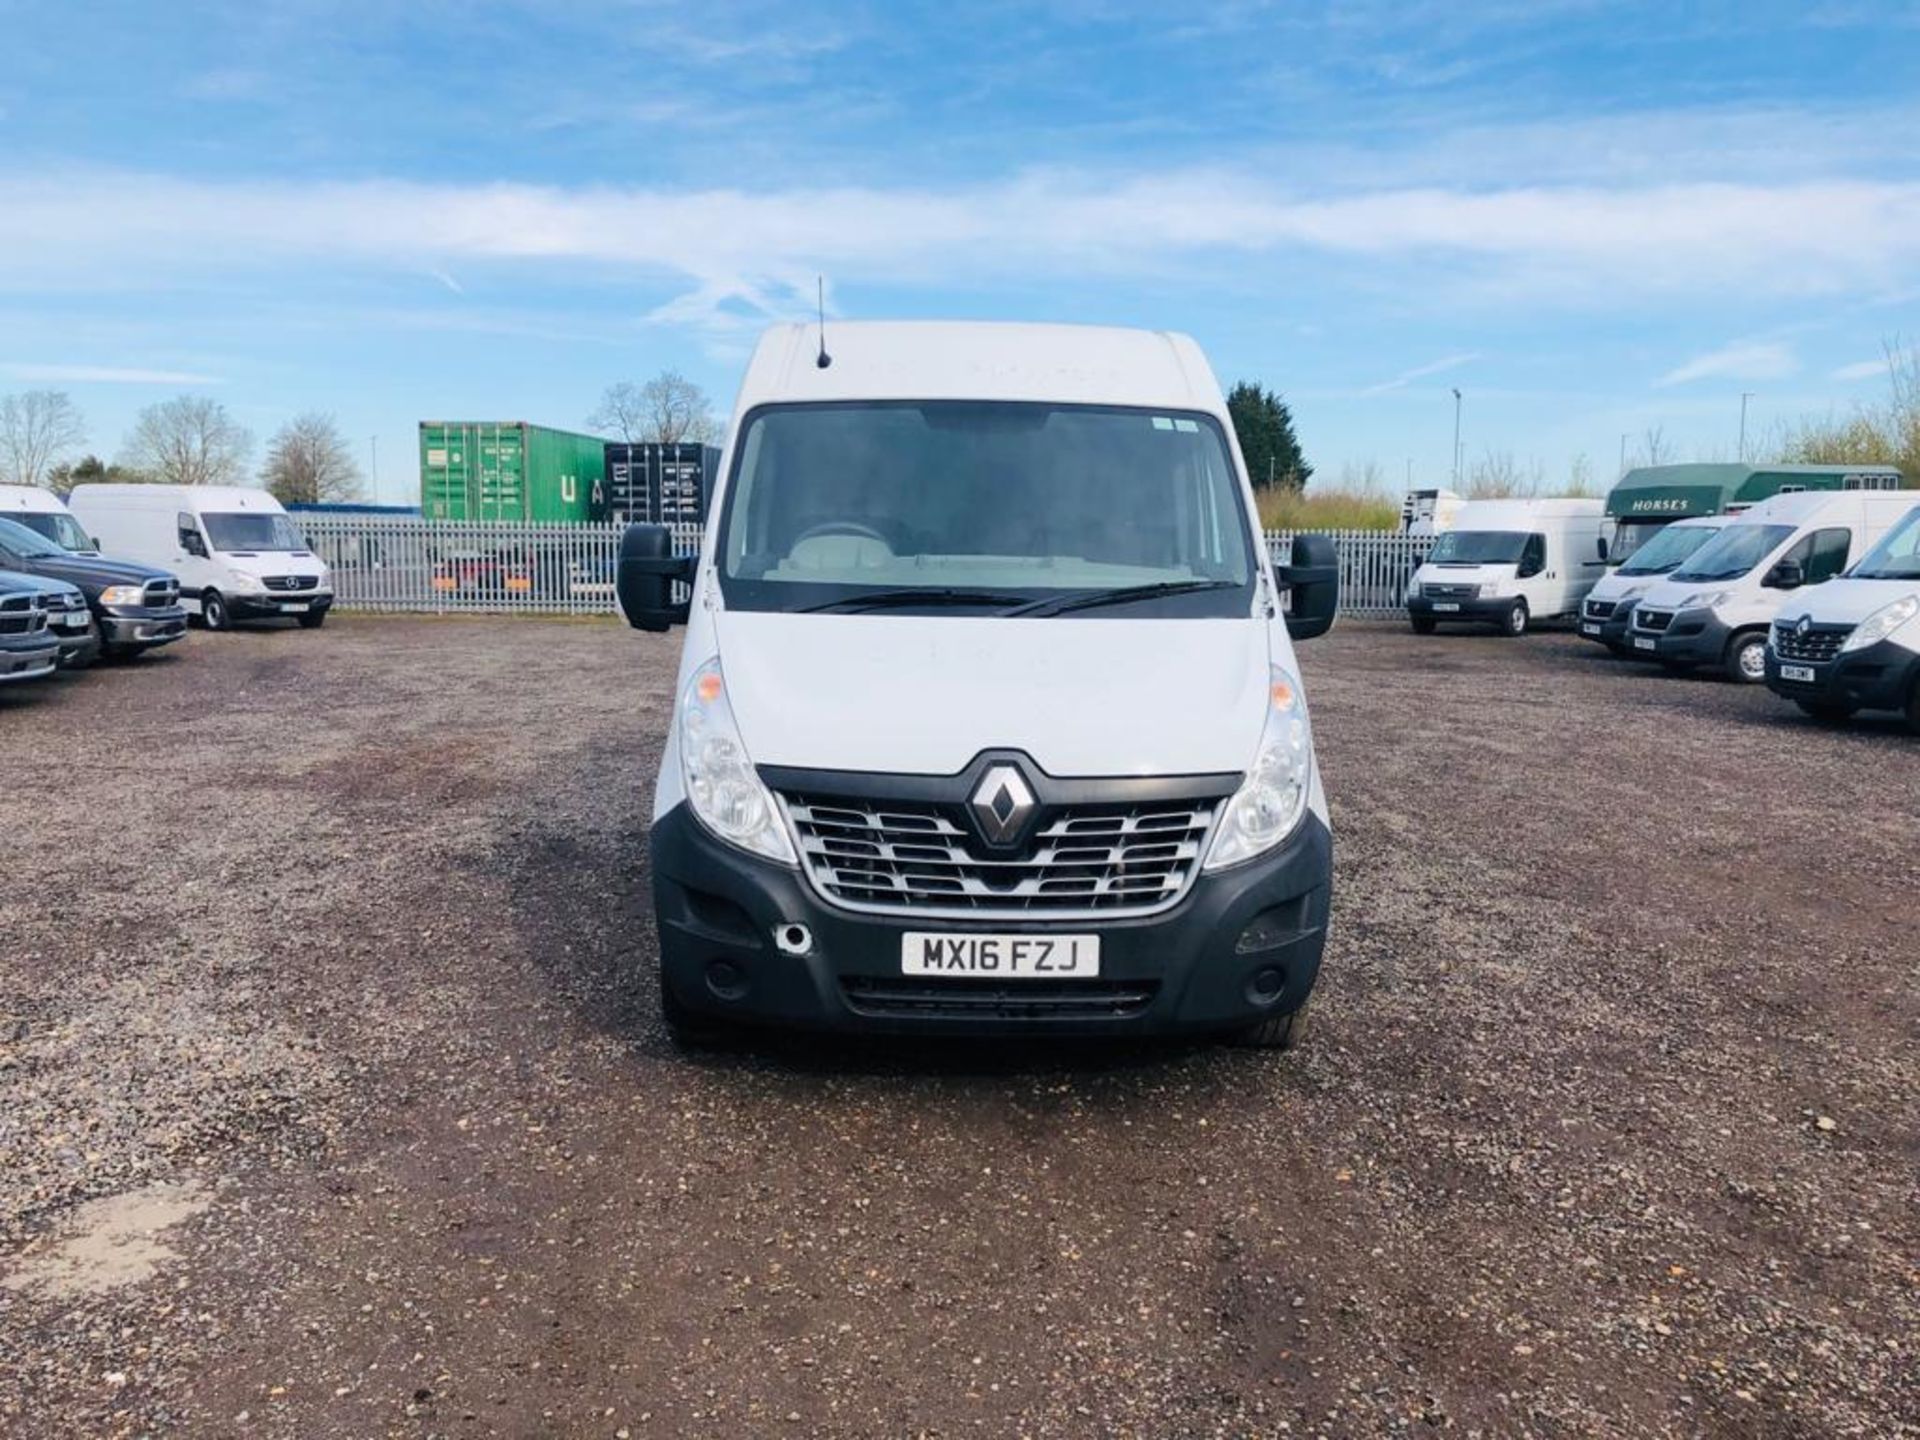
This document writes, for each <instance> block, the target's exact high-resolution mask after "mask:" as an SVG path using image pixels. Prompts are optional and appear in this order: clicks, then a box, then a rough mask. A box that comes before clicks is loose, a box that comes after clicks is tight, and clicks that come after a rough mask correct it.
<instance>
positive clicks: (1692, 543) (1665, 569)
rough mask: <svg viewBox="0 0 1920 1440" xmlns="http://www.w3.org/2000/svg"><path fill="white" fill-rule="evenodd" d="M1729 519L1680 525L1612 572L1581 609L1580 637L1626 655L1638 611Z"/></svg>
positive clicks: (1660, 534) (1668, 529) (1641, 546)
mask: <svg viewBox="0 0 1920 1440" xmlns="http://www.w3.org/2000/svg"><path fill="white" fill-rule="evenodd" d="M1729 518H1731V517H1729V516H1726V515H1702V516H1700V517H1699V518H1697V519H1693V520H1675V521H1673V522H1672V523H1670V524H1668V525H1664V526H1662V527H1661V528H1660V529H1659V530H1657V531H1655V532H1654V534H1653V536H1652V538H1650V539H1647V540H1645V541H1643V542H1642V543H1641V544H1639V545H1638V546H1637V547H1636V548H1635V550H1634V552H1633V554H1631V555H1629V556H1628V557H1627V558H1626V559H1625V560H1624V561H1623V562H1621V564H1620V566H1619V567H1618V568H1617V569H1614V570H1610V571H1608V572H1607V573H1606V574H1605V575H1602V576H1601V577H1600V579H1599V580H1598V581H1596V582H1595V583H1594V587H1593V589H1592V590H1590V591H1588V592H1587V598H1586V599H1585V600H1584V601H1582V602H1581V605H1580V634H1581V635H1582V636H1583V637H1584V638H1586V639H1588V640H1594V641H1598V642H1599V643H1600V644H1602V645H1604V646H1606V647H1607V648H1608V649H1609V650H1611V651H1613V652H1614V654H1616V655H1624V654H1626V653H1627V651H1628V649H1629V648H1630V645H1631V642H1630V641H1629V639H1628V637H1627V626H1628V624H1629V623H1630V622H1631V621H1632V619H1633V607H1634V606H1635V605H1636V604H1637V603H1639V600H1640V597H1641V596H1642V595H1644V594H1646V593H1647V591H1648V590H1650V589H1651V588H1652V587H1653V583H1654V581H1656V580H1658V579H1659V578H1660V577H1661V576H1662V575H1671V574H1672V573H1673V572H1674V571H1675V570H1678V569H1679V568H1680V567H1681V566H1682V565H1683V564H1685V563H1686V562H1687V560H1688V559H1690V558H1691V557H1692V555H1693V552H1694V551H1696V550H1698V549H1699V548H1700V547H1701V546H1702V545H1704V544H1706V543H1707V542H1708V541H1709V540H1711V539H1713V537H1714V536H1715V535H1717V534H1718V533H1719V532H1720V527H1721V526H1723V525H1725V524H1726V523H1727V521H1728V519H1729Z"/></svg>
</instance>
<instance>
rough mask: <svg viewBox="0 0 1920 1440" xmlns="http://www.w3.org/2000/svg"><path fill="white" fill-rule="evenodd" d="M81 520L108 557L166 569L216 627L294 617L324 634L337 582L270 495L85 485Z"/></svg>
mask: <svg viewBox="0 0 1920 1440" xmlns="http://www.w3.org/2000/svg"><path fill="white" fill-rule="evenodd" d="M68 503H69V504H70V505H71V506H72V508H73V513H74V516H75V517H76V518H77V519H78V520H79V521H80V523H81V524H82V525H84V526H85V527H86V528H87V529H88V530H89V531H91V532H92V534H93V535H94V537H95V538H96V539H97V540H98V541H99V542H100V544H101V546H102V548H104V549H106V550H107V551H109V552H111V553H113V554H118V555H126V556H128V557H130V558H131V559H134V560H141V561H144V562H146V563H147V564H149V565H161V566H164V567H166V568H167V569H168V570H171V571H172V572H173V573H174V574H175V575H177V576H179V578H180V599H181V601H182V603H183V604H185V605H186V607H187V610H188V611H189V613H191V614H195V615H198V616H199V617H200V620H201V623H202V624H204V625H205V626H206V627H207V628H208V629H209V630H225V629H226V628H228V627H229V626H230V625H232V624H233V623H234V622H235V621H236V620H265V619H274V618H287V619H293V620H298V621H299V622H300V624H301V626H302V627H304V628H306V629H309V630H311V629H316V628H318V627H319V626H320V625H322V624H323V623H325V621H326V618H327V612H328V611H329V610H330V609H332V608H333V582H332V580H331V578H330V577H329V576H328V573H327V567H326V565H325V564H324V563H323V562H322V561H321V559H320V557H319V556H317V555H315V554H314V553H313V551H312V550H310V549H308V548H307V542H306V540H305V539H304V538H303V537H302V536H301V534H300V530H299V527H298V526H296V525H295V524H294V522H293V519H292V517H290V516H289V515H288V514H287V512H286V511H285V510H284V509H283V508H282V507H281V504H280V502H279V501H278V500H276V499H274V498H273V496H271V495H269V494H268V493H267V492H266V491H265V490H254V489H249V488H247V487H244V486H235V485H76V486H75V487H74V489H73V494H72V495H71V496H70V497H69V500H68Z"/></svg>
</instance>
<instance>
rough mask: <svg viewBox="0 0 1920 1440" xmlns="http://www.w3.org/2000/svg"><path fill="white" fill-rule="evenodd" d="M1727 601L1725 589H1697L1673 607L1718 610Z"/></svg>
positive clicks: (1678, 608)
mask: <svg viewBox="0 0 1920 1440" xmlns="http://www.w3.org/2000/svg"><path fill="white" fill-rule="evenodd" d="M1726 603H1727V592H1726V591H1725V590H1697V591H1695V592H1694V593H1693V594H1691V595H1689V596H1687V598H1686V599H1684V600H1682V601H1681V602H1680V603H1679V604H1678V605H1676V606H1674V607H1673V608H1674V609H1676V610H1718V609H1719V608H1720V607H1721V606H1722V605H1724V604H1726Z"/></svg>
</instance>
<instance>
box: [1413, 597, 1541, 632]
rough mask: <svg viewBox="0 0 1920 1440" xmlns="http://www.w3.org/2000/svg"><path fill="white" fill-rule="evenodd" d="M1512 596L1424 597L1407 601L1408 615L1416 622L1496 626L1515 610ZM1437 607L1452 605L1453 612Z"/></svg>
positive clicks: (1514, 598)
mask: <svg viewBox="0 0 1920 1440" xmlns="http://www.w3.org/2000/svg"><path fill="white" fill-rule="evenodd" d="M1518 598H1519V597H1518V596H1510V597H1508V598H1507V599H1505V600H1428V599H1427V598H1425V597H1424V596H1420V597H1417V598H1413V599H1409V600H1408V601H1407V613H1408V614H1409V615H1411V616H1413V618H1414V619H1416V620H1436V621H1439V622H1440V623H1442V624H1445V623H1446V622H1447V621H1450V620H1451V621H1454V622H1456V623H1459V622H1462V621H1467V622H1471V623H1472V624H1475V625H1494V624H1498V623H1499V622H1500V621H1502V620H1504V619H1506V617H1507V614H1508V612H1509V611H1511V610H1512V609H1513V602H1514V600H1516V599H1518ZM1436 605H1451V606H1453V607H1454V608H1453V609H1451V610H1436V609H1435V608H1434V607H1435V606H1436Z"/></svg>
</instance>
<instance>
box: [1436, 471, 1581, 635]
mask: <svg viewBox="0 0 1920 1440" xmlns="http://www.w3.org/2000/svg"><path fill="white" fill-rule="evenodd" d="M1600 510H1601V506H1600V502H1599V501H1598V500H1469V501H1468V502H1467V503H1466V504H1465V505H1462V506H1461V507H1460V509H1459V510H1458V511H1457V512H1456V513H1455V515H1454V518H1453V528H1452V529H1451V530H1447V531H1443V532H1442V533H1441V534H1440V536H1439V538H1438V539H1436V540H1435V541H1434V542H1433V549H1432V550H1430V551H1428V552H1427V559H1426V563H1425V564H1424V565H1422V566H1421V567H1420V568H1419V569H1418V570H1416V571H1414V572H1413V581H1412V583H1411V585H1409V587H1408V589H1407V614H1408V616H1409V617H1410V618H1411V619H1412V621H1413V628H1414V631H1415V632H1416V633H1417V634H1421V635H1431V634H1432V633H1433V632H1434V630H1435V628H1436V627H1438V626H1439V625H1440V624H1442V623H1443V622H1445V623H1453V622H1465V623H1468V624H1479V625H1492V626H1493V627H1494V628H1496V629H1497V630H1499V631H1501V633H1503V634H1506V635H1524V634H1526V633H1527V627H1528V626H1529V625H1531V624H1532V623H1534V622H1535V621H1537V620H1549V619H1555V618H1557V617H1560V616H1565V615H1573V614H1576V613H1578V611H1579V609H1580V602H1581V601H1582V600H1584V599H1586V597H1587V592H1588V591H1589V590H1591V589H1593V585H1594V582H1595V581H1596V580H1598V579H1599V578H1600V572H1601V571H1602V570H1603V569H1605V568H1606V562H1605V558H1604V556H1605V551H1604V548H1603V547H1602V545H1601V543H1600V519H1601V515H1600Z"/></svg>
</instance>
